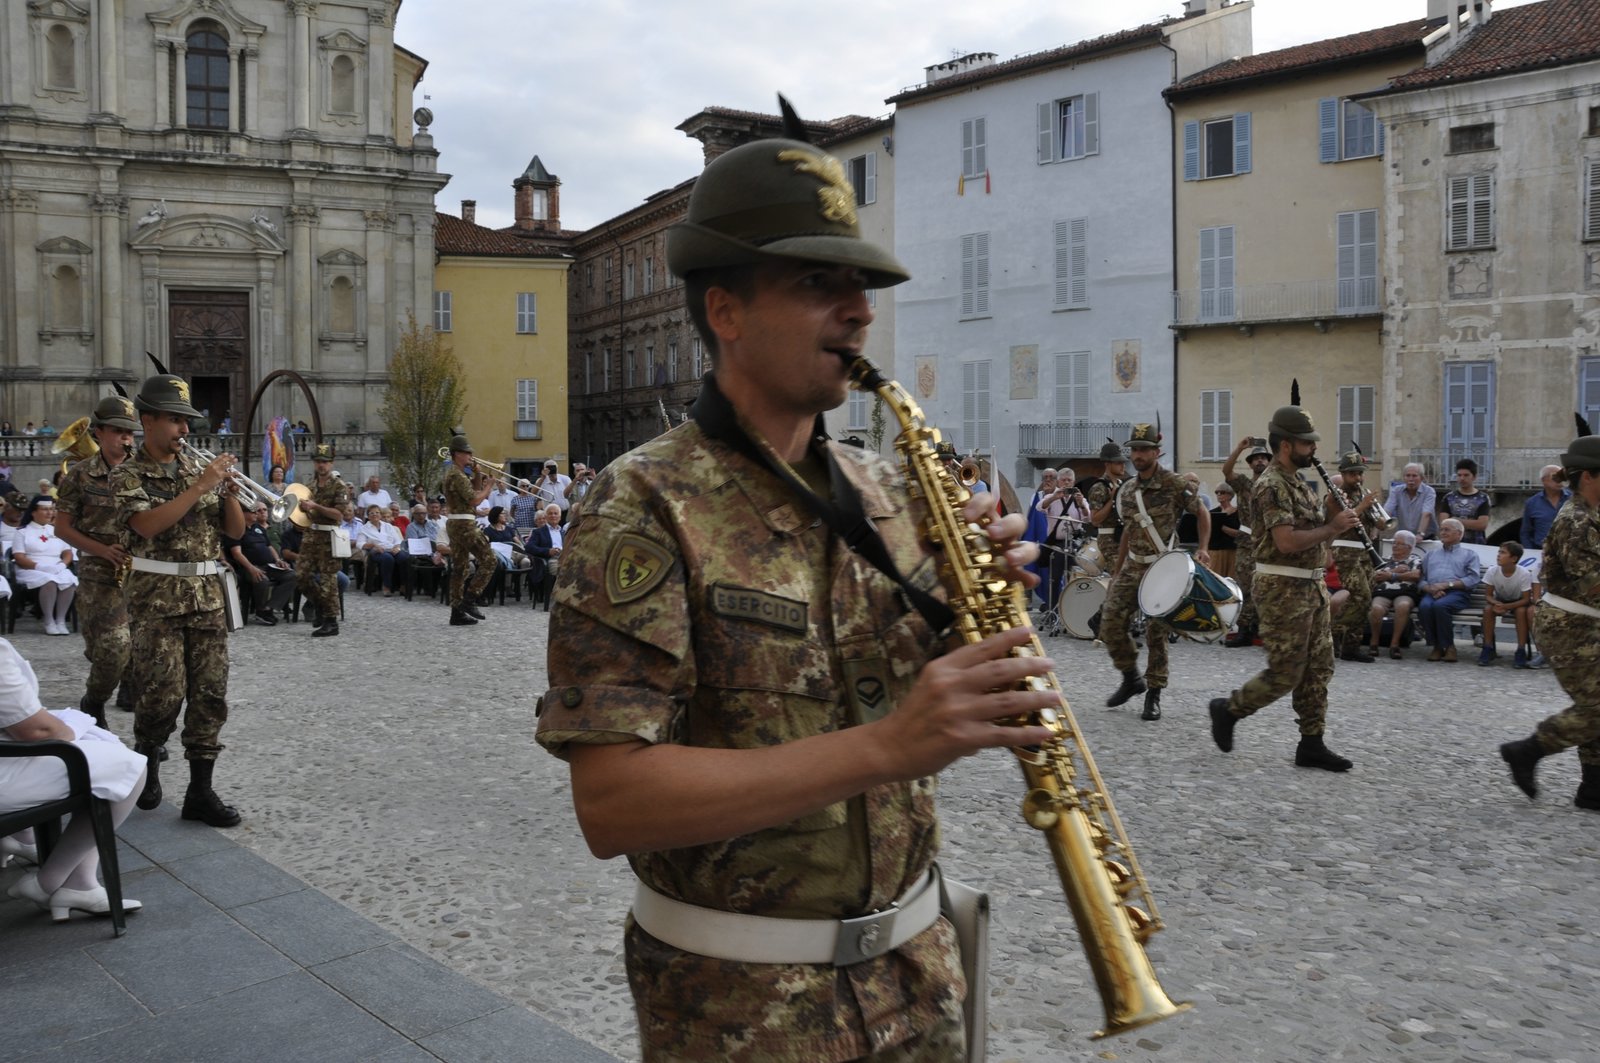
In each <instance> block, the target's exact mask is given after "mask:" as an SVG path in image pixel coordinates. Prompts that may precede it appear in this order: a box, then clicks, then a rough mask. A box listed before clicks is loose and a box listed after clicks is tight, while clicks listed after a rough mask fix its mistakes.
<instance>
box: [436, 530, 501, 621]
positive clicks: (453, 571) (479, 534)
mask: <svg viewBox="0 0 1600 1063" xmlns="http://www.w3.org/2000/svg"><path fill="white" fill-rule="evenodd" d="M445 534H446V535H448V536H449V538H450V608H452V609H460V608H461V606H462V605H463V604H464V603H466V602H469V601H477V600H478V595H480V594H482V593H483V589H484V588H485V587H487V586H488V585H489V580H490V579H492V578H493V577H494V566H495V559H494V551H493V550H491V549H489V540H488V538H487V537H485V536H484V534H483V529H481V528H479V527H478V525H477V523H476V522H474V521H470V520H452V521H449V522H448V523H447V524H446V525H445ZM469 558H470V559H471V560H472V561H473V562H474V563H476V565H477V571H475V572H474V573H473V574H472V582H471V583H468V582H467V569H468V568H469V567H470V566H469V565H468V564H467V562H468V559H469Z"/></svg>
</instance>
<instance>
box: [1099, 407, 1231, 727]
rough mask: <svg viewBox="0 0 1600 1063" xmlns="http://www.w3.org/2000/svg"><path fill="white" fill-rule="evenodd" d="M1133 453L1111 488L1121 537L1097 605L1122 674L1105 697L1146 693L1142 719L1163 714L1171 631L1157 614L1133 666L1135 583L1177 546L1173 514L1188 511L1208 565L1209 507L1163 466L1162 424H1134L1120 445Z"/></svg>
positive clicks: (1117, 700)
mask: <svg viewBox="0 0 1600 1063" xmlns="http://www.w3.org/2000/svg"><path fill="white" fill-rule="evenodd" d="M1124 446H1126V447H1127V448H1128V452H1129V453H1130V454H1131V455H1132V458H1133V469H1134V475H1133V476H1132V477H1131V478H1129V479H1127V480H1125V481H1123V483H1122V486H1121V487H1119V488H1118V489H1117V495H1116V513H1117V519H1118V522H1119V523H1120V524H1121V525H1122V529H1123V530H1122V540H1121V542H1119V543H1118V545H1117V554H1116V564H1115V566H1114V567H1113V568H1112V579H1111V586H1109V587H1107V588H1106V601H1105V605H1104V606H1102V607H1101V611H1100V638H1101V641H1103V642H1104V643H1105V644H1106V651H1107V652H1108V653H1110V654H1111V663H1112V664H1114V665H1116V667H1117V671H1119V672H1121V673H1122V684H1121V685H1120V686H1118V687H1117V689H1116V690H1115V691H1113V692H1112V694H1111V696H1110V697H1109V698H1107V699H1106V704H1107V705H1110V706H1113V707H1114V706H1117V705H1121V704H1123V703H1124V702H1126V701H1127V700H1128V699H1129V698H1131V697H1133V696H1134V695H1135V694H1140V693H1142V694H1144V712H1143V714H1142V715H1141V717H1140V718H1141V719H1145V720H1159V719H1161V692H1162V691H1163V690H1165V689H1166V687H1167V680H1168V678H1169V675H1168V671H1167V636H1168V635H1169V634H1171V633H1172V629H1171V628H1170V627H1169V626H1168V625H1166V624H1164V623H1162V622H1161V620H1160V619H1159V618H1157V617H1151V618H1150V621H1149V623H1148V624H1147V625H1146V626H1145V646H1146V648H1147V652H1148V653H1149V655H1150V657H1149V663H1148V667H1146V668H1145V670H1144V672H1143V673H1141V672H1140V671H1139V648H1138V647H1137V646H1135V645H1134V643H1133V634H1132V632H1131V631H1130V630H1129V625H1130V624H1132V622H1133V615H1134V613H1135V612H1137V611H1138V609H1139V582H1140V581H1141V580H1143V579H1144V574H1145V573H1146V572H1148V571H1149V570H1150V566H1151V565H1152V564H1154V563H1155V562H1156V560H1157V559H1159V558H1160V557H1161V555H1162V554H1164V553H1167V552H1168V551H1170V550H1173V549H1176V546H1177V541H1178V535H1177V532H1178V519H1179V518H1180V517H1181V516H1183V514H1184V513H1185V512H1188V513H1193V514H1194V517H1195V524H1196V527H1197V528H1198V534H1199V542H1200V548H1199V549H1198V550H1196V551H1195V559H1196V560H1197V561H1199V562H1200V563H1201V564H1202V565H1206V564H1210V562H1211V554H1210V551H1208V550H1207V549H1206V544H1207V543H1209V542H1210V541H1211V512H1210V510H1208V509H1206V507H1205V506H1204V505H1203V504H1201V502H1200V498H1199V496H1198V494H1197V493H1196V492H1195V491H1194V490H1192V489H1191V488H1190V486H1189V483H1188V482H1187V481H1186V480H1184V478H1183V477H1181V476H1179V475H1177V474H1176V473H1174V472H1173V471H1172V470H1171V469H1166V468H1163V467H1162V466H1161V429H1160V427H1159V426H1157V425H1153V424H1136V425H1134V426H1133V434H1132V435H1131V436H1129V437H1128V441H1127V443H1125V444H1124Z"/></svg>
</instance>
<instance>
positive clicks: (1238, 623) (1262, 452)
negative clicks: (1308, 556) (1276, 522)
mask: <svg viewBox="0 0 1600 1063" xmlns="http://www.w3.org/2000/svg"><path fill="white" fill-rule="evenodd" d="M1241 454H1242V455H1244V461H1245V465H1246V466H1248V467H1249V470H1250V471H1249V473H1248V474H1246V473H1243V472H1236V471H1235V469H1236V467H1237V465H1238V462H1239V456H1240V455H1241ZM1271 463H1272V452H1271V451H1269V450H1267V448H1266V447H1264V446H1262V445H1261V441H1260V440H1259V439H1256V438H1255V437H1254V436H1245V437H1244V438H1243V439H1241V440H1239V443H1238V445H1237V446H1235V447H1234V448H1233V453H1232V454H1229V455H1228V460H1227V461H1225V462H1223V463H1222V478H1223V479H1224V480H1226V481H1227V483H1228V486H1229V487H1231V488H1233V498H1234V502H1235V503H1236V504H1237V505H1238V507H1239V537H1238V538H1237V539H1235V540H1234V543H1235V544H1236V548H1237V550H1238V556H1237V558H1235V560H1234V569H1233V578H1234V579H1235V580H1236V581H1237V582H1238V584H1239V592H1240V593H1241V594H1243V595H1244V605H1242V606H1240V608H1239V615H1238V617H1237V618H1235V620H1234V632H1233V634H1231V635H1229V636H1228V637H1227V638H1226V639H1224V640H1223V643H1222V644H1223V645H1224V646H1230V647H1233V648H1236V649H1237V648H1241V647H1244V646H1249V645H1252V644H1253V643H1254V642H1255V635H1256V599H1255V594H1254V593H1253V591H1252V588H1253V583H1254V577H1255V568H1256V560H1255V554H1256V551H1255V542H1256V539H1255V536H1254V534H1253V533H1254V531H1255V524H1256V517H1255V505H1254V503H1253V501H1252V499H1251V496H1252V495H1253V494H1254V493H1255V487H1256V481H1257V480H1258V479H1260V478H1261V474H1262V473H1263V472H1265V471H1266V469H1267V466H1268V465H1270V464H1271Z"/></svg>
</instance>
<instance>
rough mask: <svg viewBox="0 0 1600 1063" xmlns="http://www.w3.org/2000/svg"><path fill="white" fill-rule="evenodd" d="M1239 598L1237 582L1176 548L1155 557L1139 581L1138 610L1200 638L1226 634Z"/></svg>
mask: <svg viewBox="0 0 1600 1063" xmlns="http://www.w3.org/2000/svg"><path fill="white" fill-rule="evenodd" d="M1242 601H1243V596H1242V595H1241V594H1240V593H1239V585H1238V584H1237V583H1235V582H1234V581H1233V580H1231V579H1228V578H1226V577H1224V576H1219V575H1217V574H1216V573H1215V572H1212V571H1211V570H1210V569H1209V568H1206V566H1204V565H1202V564H1200V563H1199V562H1198V561H1196V560H1195V559H1194V558H1193V557H1191V556H1190V555H1188V554H1186V553H1183V552H1181V551H1176V550H1175V551H1172V552H1170V553H1165V554H1162V555H1161V556H1160V557H1159V558H1157V559H1156V560H1155V562H1154V563H1152V564H1151V566H1150V567H1149V568H1148V569H1146V570H1145V574H1144V577H1143V578H1142V579H1140V581H1139V609H1140V611H1142V612H1143V613H1144V614H1145V615H1146V616H1148V617H1150V618H1151V619H1155V620H1161V621H1163V622H1164V623H1166V624H1167V626H1169V627H1171V628H1172V629H1173V630H1174V631H1176V632H1178V633H1179V634H1180V635H1183V636H1185V637H1187V638H1192V639H1196V640H1198V641H1201V642H1213V641H1215V640H1216V639H1219V638H1221V637H1222V636H1223V635H1224V634H1226V633H1227V631H1228V628H1230V627H1232V626H1233V621H1234V618H1235V617H1236V616H1238V614H1239V606H1240V604H1241V602H1242Z"/></svg>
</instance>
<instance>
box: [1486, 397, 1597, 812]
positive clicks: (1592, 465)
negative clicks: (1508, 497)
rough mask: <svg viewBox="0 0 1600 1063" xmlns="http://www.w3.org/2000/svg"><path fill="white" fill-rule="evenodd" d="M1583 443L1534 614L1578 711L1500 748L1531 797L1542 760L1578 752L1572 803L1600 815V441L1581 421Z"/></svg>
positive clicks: (1566, 462) (1567, 473)
mask: <svg viewBox="0 0 1600 1063" xmlns="http://www.w3.org/2000/svg"><path fill="white" fill-rule="evenodd" d="M1578 431H1579V432H1580V433H1581V434H1580V436H1579V437H1578V438H1577V439H1574V440H1573V441H1572V443H1571V444H1570V445H1569V446H1568V447H1567V450H1566V453H1564V454H1562V455H1561V469H1562V475H1563V476H1564V477H1565V479H1566V482H1567V486H1568V487H1570V488H1571V489H1572V497H1571V498H1570V499H1568V500H1567V504H1566V505H1564V506H1562V507H1561V511H1560V512H1559V513H1557V514H1556V518H1555V522H1554V523H1552V524H1551V525H1550V534H1549V535H1547V536H1546V537H1545V541H1544V560H1543V563H1542V567H1541V568H1540V572H1539V582H1540V584H1542V585H1543V587H1544V595H1543V597H1541V598H1540V599H1539V606H1538V608H1537V609H1536V610H1535V613H1534V621H1533V629H1534V638H1535V639H1536V640H1537V642H1538V643H1539V649H1540V650H1541V651H1542V652H1543V653H1544V656H1545V659H1546V660H1548V661H1549V662H1550V667H1551V669H1552V670H1553V671H1554V672H1555V676H1556V680H1557V681H1558V682H1559V683H1560V684H1561V689H1562V690H1564V691H1566V693H1567V695H1568V696H1569V697H1570V698H1571V699H1572V704H1570V705H1568V706H1567V707H1566V708H1565V709H1563V710H1561V711H1560V712H1558V713H1556V714H1555V715H1554V716H1549V717H1546V718H1545V719H1544V720H1542V721H1540V723H1539V725H1538V726H1537V727H1536V728H1534V732H1533V734H1531V735H1529V736H1528V737H1527V738H1524V739H1522V740H1520V741H1517V742H1507V743H1506V744H1505V745H1503V746H1501V747H1500V755H1501V756H1502V757H1504V758H1505V761H1506V763H1507V765H1509V766H1510V768H1511V778H1512V780H1513V781H1514V782H1515V783H1516V784H1517V786H1518V787H1520V788H1521V790H1522V792H1523V793H1525V794H1527V795H1528V796H1529V797H1530V798H1531V797H1534V796H1537V794H1538V792H1539V788H1538V785H1537V783H1536V781H1535V778H1534V772H1535V769H1536V768H1537V767H1538V764H1539V761H1540V760H1541V759H1542V758H1544V757H1547V756H1549V755H1550V754H1552V753H1559V752H1561V751H1562V750H1563V749H1569V748H1571V747H1572V746H1577V747H1578V764H1579V767H1580V768H1581V769H1582V772H1583V778H1582V781H1581V782H1580V783H1579V784H1578V791H1577V793H1576V794H1574V795H1573V798H1572V803H1573V804H1575V805H1577V806H1578V807H1579V808H1584V809H1588V810H1590V811H1600V436H1596V435H1592V434H1590V432H1589V425H1588V424H1587V422H1585V421H1584V420H1583V419H1582V418H1579V420H1578Z"/></svg>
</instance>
